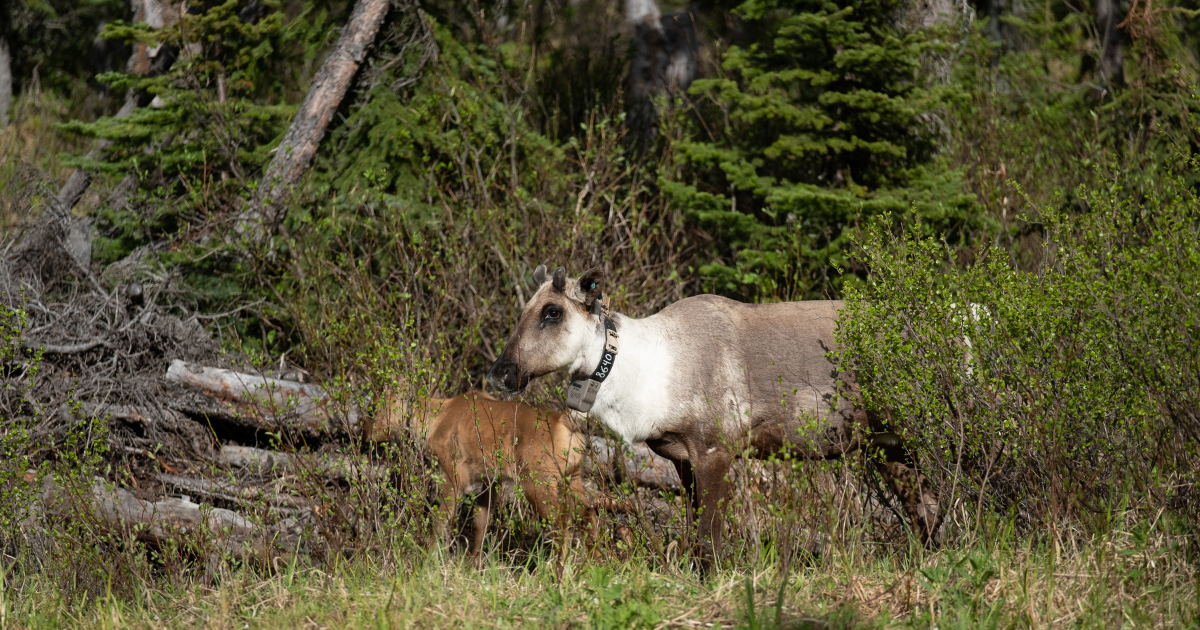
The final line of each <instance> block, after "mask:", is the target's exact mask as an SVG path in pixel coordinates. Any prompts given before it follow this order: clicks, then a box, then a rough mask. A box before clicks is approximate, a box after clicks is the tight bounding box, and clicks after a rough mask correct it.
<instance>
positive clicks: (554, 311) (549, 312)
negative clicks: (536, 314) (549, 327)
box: [542, 304, 563, 324]
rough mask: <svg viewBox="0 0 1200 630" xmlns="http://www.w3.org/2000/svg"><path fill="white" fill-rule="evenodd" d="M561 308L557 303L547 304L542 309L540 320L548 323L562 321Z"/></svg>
mask: <svg viewBox="0 0 1200 630" xmlns="http://www.w3.org/2000/svg"><path fill="white" fill-rule="evenodd" d="M562 316H563V312H562V308H561V307H560V306H558V305H557V304H547V305H546V306H545V308H543V309H542V321H543V322H546V323H550V324H554V323H558V322H560V321H562Z"/></svg>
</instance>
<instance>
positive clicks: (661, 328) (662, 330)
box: [488, 265, 941, 568]
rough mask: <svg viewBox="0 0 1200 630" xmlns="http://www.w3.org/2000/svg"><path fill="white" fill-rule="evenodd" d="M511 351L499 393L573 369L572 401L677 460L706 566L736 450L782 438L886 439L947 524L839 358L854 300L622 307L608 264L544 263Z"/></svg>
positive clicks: (933, 523)
mask: <svg viewBox="0 0 1200 630" xmlns="http://www.w3.org/2000/svg"><path fill="white" fill-rule="evenodd" d="M533 279H534V282H535V283H537V284H538V285H539V286H538V289H537V291H536V292H535V293H534V295H533V297H532V298H531V299H530V300H529V302H528V303H527V304H526V305H525V309H524V311H522V313H521V317H520V320H519V321H518V322H517V327H516V330H515V331H514V332H513V335H512V337H511V338H510V339H509V341H508V344H507V346H505V348H504V352H503V353H502V354H501V355H500V358H499V359H497V360H496V363H495V364H493V365H492V368H491V370H490V371H489V372H488V380H489V381H490V382H491V384H492V386H493V387H494V388H495V389H497V390H500V391H508V392H513V391H519V390H521V389H523V388H524V387H525V386H526V385H527V384H528V382H529V381H530V379H533V378H536V377H539V376H542V375H545V374H549V373H552V372H560V371H567V372H569V373H570V374H571V377H572V382H571V387H570V389H569V390H568V396H567V404H568V406H570V407H572V408H574V409H576V410H579V411H585V412H586V411H590V413H591V415H592V417H594V418H596V419H597V420H599V421H600V422H601V423H603V424H604V425H605V426H606V427H608V428H609V429H611V430H612V431H613V432H615V433H617V434H619V435H620V436H621V437H622V438H624V439H625V440H626V441H628V442H638V441H645V442H646V443H647V444H648V445H649V446H650V448H651V449H653V450H654V451H655V452H656V453H658V454H659V455H661V456H663V457H665V458H667V459H669V460H671V461H672V462H673V463H674V464H675V466H676V468H677V469H678V471H679V476H680V479H681V480H682V481H683V485H684V488H685V491H687V492H688V493H689V494H690V498H691V501H690V504H689V508H688V522H689V523H691V522H693V521H694V518H695V514H694V513H696V514H698V515H699V525H700V527H699V531H700V543H701V562H702V566H704V567H706V568H707V567H709V566H710V565H711V562H712V559H713V558H714V556H715V557H719V556H720V551H721V525H722V521H721V520H720V519H721V514H722V509H723V502H724V501H725V499H726V497H728V495H729V489H730V488H729V481H728V480H727V478H726V475H727V473H728V472H729V466H730V463H731V462H732V459H733V454H734V453H741V452H745V451H747V450H748V451H749V452H750V453H751V455H752V456H755V457H767V456H769V455H770V454H772V453H777V452H779V451H781V450H783V449H788V450H790V452H792V453H793V454H794V455H796V456H801V457H810V458H814V459H826V458H834V457H840V456H842V455H844V454H846V453H848V452H851V451H853V450H855V449H857V448H859V447H860V446H861V445H862V444H863V443H864V442H865V441H870V442H873V443H875V444H876V445H878V446H880V447H882V449H881V450H882V451H883V453H884V455H885V458H884V461H882V462H878V467H879V469H880V472H881V473H882V474H883V477H884V479H885V480H886V481H887V483H888V485H889V486H890V487H891V489H892V490H893V491H894V492H895V493H896V494H897V495H898V496H899V497H900V499H901V501H902V503H903V505H904V510H905V512H906V513H907V515H908V518H909V519H910V521H911V522H912V524H913V525H914V529H915V531H916V533H917V534H918V536H920V537H921V539H922V540H923V541H928V540H930V539H931V538H932V536H933V535H934V533H935V532H936V531H937V528H938V526H939V525H940V524H941V517H940V515H939V512H938V505H937V498H936V496H935V495H934V493H933V491H932V488H931V486H930V484H929V482H928V480H927V479H926V478H925V477H924V475H922V474H920V473H919V472H918V471H917V470H916V467H915V465H914V464H913V463H912V461H911V460H910V459H908V457H907V456H906V454H907V451H906V449H904V448H903V445H901V444H900V443H899V440H898V438H897V436H895V435H894V434H891V433H873V429H874V430H878V429H880V428H881V427H880V426H879V423H878V422H876V421H875V419H874V418H873V417H871V415H870V414H868V413H867V412H866V411H865V410H864V409H863V408H862V407H860V406H858V405H856V404H855V401H856V400H858V388H857V386H856V384H855V382H854V380H853V378H852V377H851V375H849V374H846V373H840V372H839V371H838V370H837V368H836V367H835V366H834V365H833V364H832V363H830V361H829V359H828V358H826V353H827V352H829V351H830V350H832V349H834V348H835V347H836V344H835V342H834V339H833V333H834V329H835V328H836V326H837V317H838V309H839V308H840V307H841V302H835V301H808V302H785V303H779V304H743V303H741V302H736V301H734V300H730V299H727V298H723V297H719V296H715V295H698V296H695V297H690V298H686V299H683V300H680V301H678V302H676V303H674V304H672V305H670V306H668V307H666V308H664V309H663V310H662V311H660V312H659V313H657V314H655V315H653V316H650V317H647V318H645V319H634V318H631V317H625V316H623V315H620V314H612V313H609V311H608V308H607V305H606V301H605V300H604V299H603V289H604V276H603V273H602V272H601V271H600V270H599V269H592V270H590V271H588V272H586V273H584V274H583V276H581V277H580V278H579V279H578V280H575V279H571V278H567V275H566V270H564V269H563V268H562V267H559V268H557V269H555V270H554V273H553V275H552V276H547V273H546V267H545V266H544V265H543V266H539V267H538V268H537V270H536V271H534V274H533Z"/></svg>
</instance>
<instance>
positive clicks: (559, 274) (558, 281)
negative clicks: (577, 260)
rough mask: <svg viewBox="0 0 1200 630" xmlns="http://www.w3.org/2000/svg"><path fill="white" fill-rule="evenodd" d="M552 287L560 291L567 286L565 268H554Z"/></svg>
mask: <svg viewBox="0 0 1200 630" xmlns="http://www.w3.org/2000/svg"><path fill="white" fill-rule="evenodd" d="M554 288H555V289H558V290H559V291H562V290H563V289H565V288H567V270H566V269H563V268H562V267H559V268H557V269H555V270H554Z"/></svg>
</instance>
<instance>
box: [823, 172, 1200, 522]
mask: <svg viewBox="0 0 1200 630" xmlns="http://www.w3.org/2000/svg"><path fill="white" fill-rule="evenodd" d="M1164 188H1165V189H1166V190H1167V191H1168V192H1166V193H1165V194H1164V195H1162V196H1150V197H1146V198H1144V199H1140V200H1137V201H1135V200H1131V199H1129V198H1128V196H1127V195H1125V194H1124V191H1123V189H1122V185H1121V182H1120V181H1114V182H1111V183H1110V185H1109V186H1108V187H1106V188H1103V189H1097V190H1090V191H1089V190H1081V191H1080V192H1079V198H1080V199H1083V200H1086V203H1087V209H1088V212H1087V213H1086V214H1082V215H1065V214H1060V213H1057V212H1054V211H1051V210H1047V211H1045V212H1044V213H1042V214H1041V215H1038V216H1036V217H1035V219H1036V220H1037V221H1038V222H1039V223H1037V224H1035V225H1036V226H1040V227H1041V228H1042V229H1043V230H1044V236H1043V241H1042V244H1041V247H1040V249H1039V257H1038V259H1037V264H1036V267H1035V268H1034V270H1033V271H1023V270H1021V269H1020V268H1018V267H1017V266H1016V265H1015V263H1014V262H1013V259H1012V258H1011V257H1010V256H1009V254H1008V253H1007V252H1005V251H1004V250H1002V249H999V248H991V249H988V250H986V251H984V252H982V253H981V254H980V256H979V257H978V258H977V260H976V261H975V262H973V263H972V264H970V265H968V266H966V267H965V268H960V267H957V266H955V265H954V264H953V257H952V256H951V254H950V251H949V250H948V248H947V247H946V245H945V244H944V243H943V242H940V241H938V240H935V239H933V238H929V237H924V236H921V235H920V234H919V231H918V230H910V231H908V232H907V233H905V234H904V235H902V236H892V235H890V234H888V233H887V232H885V231H884V230H883V229H881V228H880V227H879V226H878V225H877V226H876V227H874V228H872V229H871V230H869V231H868V232H867V235H866V236H865V237H864V239H863V240H862V241H861V243H860V245H861V250H860V252H859V254H858V255H859V256H860V257H861V260H862V261H863V262H864V263H865V264H866V265H867V266H869V268H870V269H871V275H870V278H869V281H868V282H867V283H865V284H863V285H861V286H856V287H853V288H851V289H849V290H848V291H847V305H846V310H845V315H844V317H843V320H842V321H843V323H842V326H841V328H840V330H839V332H838V336H839V339H840V341H841V342H842V343H843V344H844V348H845V350H844V354H843V355H842V357H841V358H842V360H843V361H844V364H845V365H846V366H847V367H849V368H850V369H851V370H852V371H853V372H854V373H855V374H856V375H857V376H858V378H859V380H860V382H861V384H862V386H863V390H864V398H865V401H866V404H867V405H868V407H869V408H871V409H872V410H874V411H876V412H878V413H880V414H883V416H884V417H885V418H886V419H887V421H888V422H889V423H890V426H891V428H892V429H893V430H897V431H900V432H901V433H903V434H904V435H906V436H907V437H908V439H910V440H911V441H912V443H913V444H914V446H915V448H916V449H917V450H918V451H919V452H920V454H921V457H922V462H923V465H924V467H925V469H926V471H927V472H928V473H930V474H931V475H932V476H933V477H935V478H936V479H937V482H938V485H939V486H940V489H941V492H942V496H943V499H944V500H945V501H946V502H947V503H946V505H947V506H956V505H962V506H964V507H961V508H958V509H960V510H961V513H959V514H957V515H956V516H958V517H959V520H958V522H959V525H960V526H967V525H968V524H973V525H975V526H978V524H979V523H981V522H983V521H985V520H986V518H987V515H988V514H989V513H990V510H996V511H998V512H999V514H1000V515H1002V516H1006V517H1007V516H1011V517H1013V518H1015V519H1016V521H1017V522H1018V524H1019V525H1022V526H1025V527H1034V526H1037V525H1040V524H1043V523H1047V522H1062V521H1081V522H1084V523H1088V522H1093V523H1095V522H1096V519H1099V520H1101V521H1102V520H1103V518H1102V517H1103V515H1104V514H1105V513H1107V511H1109V510H1113V509H1114V508H1115V506H1117V505H1119V504H1120V503H1121V502H1122V501H1127V502H1129V504H1130V505H1131V507H1134V508H1137V509H1148V510H1157V509H1159V508H1164V507H1173V508H1176V509H1178V510H1181V511H1182V512H1184V513H1188V514H1193V513H1194V510H1195V501H1194V499H1190V498H1189V497H1190V492H1191V491H1190V488H1191V484H1192V483H1194V481H1195V479H1194V478H1195V474H1196V470H1197V447H1200V441H1197V440H1196V428H1197V424H1196V411H1195V410H1196V409H1197V407H1196V402H1197V400H1196V392H1197V391H1200V380H1198V376H1200V371H1198V370H1197V364H1196V357H1197V356H1198V354H1200V328H1198V327H1197V320H1196V316H1195V313H1196V309H1197V308H1198V307H1200V285H1197V278H1200V249H1198V245H1197V243H1200V240H1197V238H1196V236H1197V228H1198V225H1200V223H1198V222H1200V200H1198V199H1197V198H1196V196H1195V194H1194V193H1192V192H1190V191H1189V190H1188V188H1187V186H1186V183H1185V182H1184V181H1183V180H1181V179H1178V178H1177V179H1174V180H1171V182H1169V183H1167V184H1166V185H1165V186H1164ZM952 509H954V508H953V507H952ZM985 510H989V511H988V512H985Z"/></svg>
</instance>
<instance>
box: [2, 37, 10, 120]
mask: <svg viewBox="0 0 1200 630" xmlns="http://www.w3.org/2000/svg"><path fill="white" fill-rule="evenodd" d="M12 102H13V86H12V54H10V53H9V52H8V38H6V37H5V36H4V33H2V32H0V127H5V126H7V125H8V108H10V107H12Z"/></svg>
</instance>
